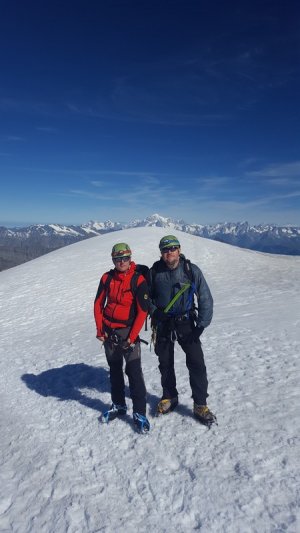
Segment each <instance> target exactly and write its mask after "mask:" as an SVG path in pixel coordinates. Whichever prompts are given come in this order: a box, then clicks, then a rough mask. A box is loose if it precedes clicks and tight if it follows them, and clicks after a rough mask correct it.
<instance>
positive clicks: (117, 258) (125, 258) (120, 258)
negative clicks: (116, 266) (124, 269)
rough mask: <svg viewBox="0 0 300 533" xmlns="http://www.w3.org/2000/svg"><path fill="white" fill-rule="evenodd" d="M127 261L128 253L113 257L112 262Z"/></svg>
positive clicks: (128, 258)
mask: <svg viewBox="0 0 300 533" xmlns="http://www.w3.org/2000/svg"><path fill="white" fill-rule="evenodd" d="M122 261H123V262H124V263H127V262H128V261H130V255H126V256H124V257H114V259H113V262H114V263H121V262H122Z"/></svg>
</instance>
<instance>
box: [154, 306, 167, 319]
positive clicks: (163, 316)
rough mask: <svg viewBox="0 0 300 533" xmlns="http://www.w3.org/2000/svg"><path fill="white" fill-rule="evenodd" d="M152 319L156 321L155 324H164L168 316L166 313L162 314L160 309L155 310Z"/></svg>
mask: <svg viewBox="0 0 300 533" xmlns="http://www.w3.org/2000/svg"><path fill="white" fill-rule="evenodd" d="M152 318H154V320H156V321H157V322H165V321H166V320H169V316H168V314H167V313H164V312H163V310H162V309H158V308H157V309H155V311H154V313H153V315H152Z"/></svg>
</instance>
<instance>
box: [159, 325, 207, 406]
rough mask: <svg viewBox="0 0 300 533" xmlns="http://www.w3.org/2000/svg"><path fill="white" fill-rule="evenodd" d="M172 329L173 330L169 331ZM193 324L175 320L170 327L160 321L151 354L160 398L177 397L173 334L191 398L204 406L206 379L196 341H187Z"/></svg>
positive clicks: (203, 364)
mask: <svg viewBox="0 0 300 533" xmlns="http://www.w3.org/2000/svg"><path fill="white" fill-rule="evenodd" d="M173 328H174V329H173ZM193 328H194V324H193V322H192V321H191V320H189V319H187V320H183V321H180V322H179V321H176V322H173V323H172V324H171V323H169V322H164V323H163V324H159V325H158V328H157V336H156V343H155V353H156V355H158V360H159V370H160V373H161V385H162V389H163V396H162V397H163V398H174V397H176V396H178V391H177V388H176V376H175V369H174V342H173V341H172V340H171V336H172V337H173V339H174V331H175V332H176V336H177V340H178V343H179V344H180V346H181V348H182V349H183V351H184V353H185V355H186V366H187V368H188V371H189V377H190V385H191V389H192V398H193V400H194V402H195V403H196V404H198V405H206V398H207V397H208V393H207V385H208V383H207V376H206V367H205V363H204V356H203V351H202V348H201V342H200V340H197V341H196V342H195V341H193V342H192V341H191V334H192V330H193Z"/></svg>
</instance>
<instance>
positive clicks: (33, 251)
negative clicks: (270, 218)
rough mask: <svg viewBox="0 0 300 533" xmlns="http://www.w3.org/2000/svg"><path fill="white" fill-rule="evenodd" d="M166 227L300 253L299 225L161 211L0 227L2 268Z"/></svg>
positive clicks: (241, 244)
mask: <svg viewBox="0 0 300 533" xmlns="http://www.w3.org/2000/svg"><path fill="white" fill-rule="evenodd" d="M153 226H155V227H163V228H166V230H168V231H183V232H185V233H190V234H192V235H196V236H199V237H205V238H207V239H213V240H216V241H220V242H224V243H227V244H232V245H235V246H239V247H241V248H249V249H251V250H257V251H261V252H266V253H275V254H285V255H300V228H299V227H296V226H277V225H274V224H268V225H256V226H255V225H250V224H248V222H237V223H232V222H225V223H218V224H211V225H202V224H187V223H186V222H184V221H183V220H176V219H172V218H166V217H163V216H161V215H158V214H154V215H151V216H149V217H147V218H145V219H143V220H133V221H132V222H130V223H129V224H123V223H121V222H112V221H110V220H109V221H105V222H96V221H90V222H88V223H86V224H82V225H78V226H76V225H70V226H66V225H62V224H36V225H31V226H27V227H21V228H16V227H15V228H7V227H0V270H5V269H7V268H10V267H12V266H15V265H18V264H20V263H24V262H26V261H28V260H30V259H34V258H36V257H39V256H40V255H43V254H45V253H48V252H50V251H53V250H56V249H58V248H62V247H63V246H67V245H69V244H73V243H75V242H78V241H81V240H83V239H88V238H91V237H95V236H98V235H103V234H104V233H108V232H112V231H117V230H120V229H126V228H135V227H153Z"/></svg>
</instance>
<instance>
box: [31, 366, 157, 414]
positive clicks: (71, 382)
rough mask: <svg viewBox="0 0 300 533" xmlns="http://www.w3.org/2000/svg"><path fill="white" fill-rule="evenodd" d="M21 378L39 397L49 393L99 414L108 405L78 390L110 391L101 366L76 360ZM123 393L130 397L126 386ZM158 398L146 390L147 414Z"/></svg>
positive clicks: (106, 372)
mask: <svg viewBox="0 0 300 533" xmlns="http://www.w3.org/2000/svg"><path fill="white" fill-rule="evenodd" d="M21 379H22V381H23V382H24V383H25V385H26V386H27V387H28V388H29V389H30V390H33V391H35V392H36V393H38V394H40V395H41V396H44V397H47V396H53V397H55V398H58V400H60V401H70V400H73V401H77V402H79V403H80V404H82V405H84V406H85V407H88V408H90V409H94V410H95V411H98V412H99V413H103V412H104V411H106V410H107V408H108V405H107V404H105V403H104V402H102V401H101V400H100V399H97V398H91V397H89V396H87V395H86V392H85V393H83V392H82V391H81V389H93V390H94V391H97V392H99V393H103V392H106V393H110V381H109V371H108V370H107V369H105V368H101V367H100V368H99V367H94V366H89V365H86V364H85V363H77V364H72V365H64V366H62V367H60V368H51V369H49V370H45V372H41V374H37V375H36V374H23V375H22V376H21ZM125 394H126V397H128V398H130V392H129V387H128V386H126V387H125ZM159 400H160V398H159V397H158V396H155V395H153V394H149V393H147V402H148V404H149V407H150V409H149V410H150V414H152V415H154V414H155V411H156V406H157V403H158V401H159ZM129 407H130V405H129Z"/></svg>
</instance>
